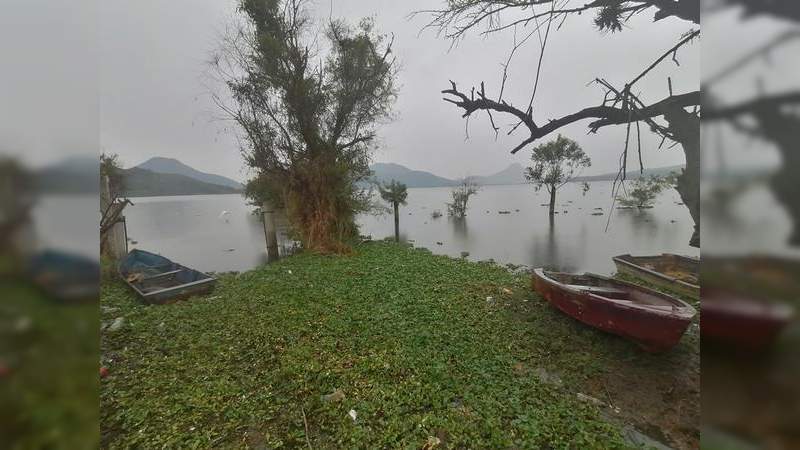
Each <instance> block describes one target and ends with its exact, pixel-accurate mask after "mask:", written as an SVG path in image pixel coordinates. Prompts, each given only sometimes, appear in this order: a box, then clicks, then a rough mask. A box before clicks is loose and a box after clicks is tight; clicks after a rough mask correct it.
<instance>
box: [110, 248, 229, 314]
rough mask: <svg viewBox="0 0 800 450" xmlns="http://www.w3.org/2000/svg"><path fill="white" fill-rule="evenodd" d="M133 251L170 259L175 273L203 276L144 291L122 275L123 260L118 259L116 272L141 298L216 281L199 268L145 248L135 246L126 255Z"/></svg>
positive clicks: (148, 298) (149, 297)
mask: <svg viewBox="0 0 800 450" xmlns="http://www.w3.org/2000/svg"><path fill="white" fill-rule="evenodd" d="M133 252H139V253H145V254H149V255H154V256H158V257H161V258H164V259H166V260H168V261H170V262H171V263H173V264H175V266H177V267H178V268H179V269H178V270H177V272H176V273H179V272H183V271H188V272H195V273H198V274H200V275H202V276H203V277H204V278H202V279H199V280H195V281H190V282H188V283H183V284H178V285H175V286H170V287H166V288H163V289H159V290H157V291H151V292H144V291H142V290H141V289H139V287H138V286H137V285H136V284H134V283H131V282H130V281H128V279H127V278H126V277H125V276H123V273H122V272H123V270H122V263H123V261H124V260H123V261H120V263H119V265H118V266H117V273H118V274H119V276H120V278H122V279H123V281H125V284H127V285H128V286H130V287H131V288H133V290H134V291H136V293H137V294H138V295H139V297H141V298H142V299H143V300H147V301H149V300H151V299H153V298H156V296H157V295H163V294H168V293H169V292H170V291H174V290H181V289H186V288H187V287H194V286H202V285H204V284H211V285H214V284H215V283H216V282H217V279H216V278H215V277H212V276H211V275H209V274H207V273H205V272H201V271H199V270H196V269H192V268H190V267H186V266H184V265H183V264H180V263H177V262H175V261H173V260H171V259H169V258H167V257H165V256H162V255H159V254H157V253H153V252H148V251H147V250H141V249H138V248H135V249H132V250H131V251H130V252H128V255H130V254H131V253H133ZM128 255H126V258H127V256H128ZM166 273H168V272H164V273H162V274H158V275H156V277H157V276H161V275H164V274H166Z"/></svg>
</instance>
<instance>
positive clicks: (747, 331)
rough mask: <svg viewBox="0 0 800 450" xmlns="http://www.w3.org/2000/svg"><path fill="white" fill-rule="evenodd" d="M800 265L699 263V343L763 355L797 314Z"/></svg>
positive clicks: (753, 259)
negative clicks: (709, 343)
mask: <svg viewBox="0 0 800 450" xmlns="http://www.w3.org/2000/svg"><path fill="white" fill-rule="evenodd" d="M798 293H800V262H798V261H796V260H791V259H786V258H780V257H774V256H749V257H707V258H706V259H705V260H704V262H703V300H702V303H701V304H700V311H701V312H702V316H701V318H700V332H701V335H702V337H703V342H704V343H705V342H714V343H720V344H726V345H727V346H728V347H731V348H733V349H736V350H747V351H754V352H758V351H764V350H767V349H768V348H769V347H770V346H771V345H772V344H773V343H774V342H775V341H776V340H777V338H778V337H779V335H780V334H781V332H782V331H783V330H784V329H785V328H786V327H787V326H788V325H789V323H791V321H792V320H793V318H794V316H795V307H794V305H795V304H796V301H797V300H796V299H797V298H798V297H800V295H799V294H798Z"/></svg>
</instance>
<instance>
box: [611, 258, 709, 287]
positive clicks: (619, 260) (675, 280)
mask: <svg viewBox="0 0 800 450" xmlns="http://www.w3.org/2000/svg"><path fill="white" fill-rule="evenodd" d="M665 255H671V256H675V257H678V258H685V259H688V260H691V261H692V262H698V261H696V260H694V259H693V258H690V257H688V256H683V255H675V254H672V253H662V254H661V255H659V256H656V257H660V256H665ZM625 257H628V258H631V259H633V260H634V261H635V260H636V258H641V257H637V256H633V255H631V254H630V253H626V254H624V255H617V256H614V257H613V258H611V259H612V260H613V261H614V263H617V264H620V263H621V264H624V265H626V266H628V267H630V268H632V269H635V270H638V271H640V272H644V273H646V274H647V275H651V276H654V277H656V278H659V279H661V280H663V281H668V282H670V283H675V284H678V285H680V286H682V287H685V288H687V289H692V290H698V291H699V290H700V285H699V284H692V283H689V282H686V281H683V280H679V279H678V278H675V277H671V276H669V275H666V274H664V273H661V272H658V271H655V270H653V269H648V268H647V267H644V266H641V265H639V264H636V262H634V261H629V260H627V259H623V258H625Z"/></svg>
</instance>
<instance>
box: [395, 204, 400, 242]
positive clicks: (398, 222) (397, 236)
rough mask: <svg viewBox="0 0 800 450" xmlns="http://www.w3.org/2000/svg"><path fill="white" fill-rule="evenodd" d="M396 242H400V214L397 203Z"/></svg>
mask: <svg viewBox="0 0 800 450" xmlns="http://www.w3.org/2000/svg"><path fill="white" fill-rule="evenodd" d="M394 241H395V242H400V212H399V211H398V206H397V203H396V202H395V203H394Z"/></svg>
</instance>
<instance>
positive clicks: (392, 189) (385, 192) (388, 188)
mask: <svg viewBox="0 0 800 450" xmlns="http://www.w3.org/2000/svg"><path fill="white" fill-rule="evenodd" d="M378 191H379V192H380V193H381V198H382V199H383V200H384V201H385V202H387V203H391V205H392V208H393V209H394V241H395V242H400V205H405V204H406V198H407V197H408V189H407V188H406V185H405V184H403V183H400V182H398V181H395V180H392V181H391V182H390V183H387V184H384V185H379V186H378Z"/></svg>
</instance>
